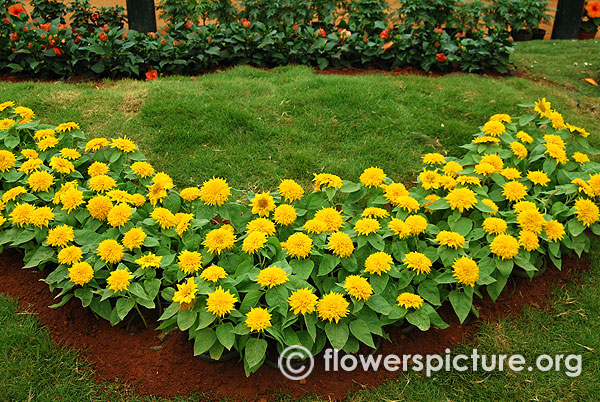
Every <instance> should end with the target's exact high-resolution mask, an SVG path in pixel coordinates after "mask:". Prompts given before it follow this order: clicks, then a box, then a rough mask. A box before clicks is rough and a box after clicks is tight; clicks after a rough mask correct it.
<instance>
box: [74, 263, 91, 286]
mask: <svg viewBox="0 0 600 402" xmlns="http://www.w3.org/2000/svg"><path fill="white" fill-rule="evenodd" d="M93 278H94V269H93V268H92V266H91V265H90V264H88V263H87V262H78V263H76V264H73V266H71V268H69V280H70V281H71V282H73V283H74V284H75V285H79V286H83V285H85V284H86V283H89V282H90V281H91V280H92V279H93Z"/></svg>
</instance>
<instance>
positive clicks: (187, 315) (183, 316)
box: [177, 310, 198, 331]
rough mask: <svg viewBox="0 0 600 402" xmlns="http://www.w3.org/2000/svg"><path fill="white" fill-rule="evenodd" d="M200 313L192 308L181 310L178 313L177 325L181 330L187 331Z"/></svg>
mask: <svg viewBox="0 0 600 402" xmlns="http://www.w3.org/2000/svg"><path fill="white" fill-rule="evenodd" d="M197 316H198V313H196V312H195V311H192V310H181V311H180V312H179V313H178V314H177V326H178V327H179V329H180V330H182V331H185V330H186V329H189V328H191V327H192V325H194V323H195V322H196V318H197Z"/></svg>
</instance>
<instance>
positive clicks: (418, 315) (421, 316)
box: [405, 308, 431, 331]
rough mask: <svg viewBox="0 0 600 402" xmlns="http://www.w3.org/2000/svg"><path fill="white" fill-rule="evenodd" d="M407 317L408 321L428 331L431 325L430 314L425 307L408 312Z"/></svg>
mask: <svg viewBox="0 0 600 402" xmlns="http://www.w3.org/2000/svg"><path fill="white" fill-rule="evenodd" d="M405 318H406V321H408V322H409V323H411V324H412V325H414V326H415V327H417V328H419V329H420V330H421V331H427V330H428V329H429V327H431V320H430V319H429V314H427V312H426V311H425V310H424V309H423V308H420V309H418V310H415V311H411V312H410V313H408V314H406V316H405Z"/></svg>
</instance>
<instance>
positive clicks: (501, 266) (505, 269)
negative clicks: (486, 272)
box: [496, 259, 514, 278]
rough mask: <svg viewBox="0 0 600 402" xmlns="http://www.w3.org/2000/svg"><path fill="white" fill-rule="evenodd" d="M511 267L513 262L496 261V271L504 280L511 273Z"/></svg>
mask: <svg viewBox="0 0 600 402" xmlns="http://www.w3.org/2000/svg"><path fill="white" fill-rule="evenodd" d="M513 266H514V262H513V260H501V259H497V260H496V268H497V269H498V272H500V274H501V275H502V276H503V277H505V278H508V276H509V275H510V273H511V272H512V269H513Z"/></svg>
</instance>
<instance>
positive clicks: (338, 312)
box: [317, 291, 350, 324]
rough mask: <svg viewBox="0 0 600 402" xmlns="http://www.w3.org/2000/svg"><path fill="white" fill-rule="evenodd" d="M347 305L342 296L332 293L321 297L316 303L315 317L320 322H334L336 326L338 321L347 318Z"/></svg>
mask: <svg viewBox="0 0 600 402" xmlns="http://www.w3.org/2000/svg"><path fill="white" fill-rule="evenodd" d="M349 305H350V303H349V302H348V300H346V299H345V298H344V296H343V295H342V294H340V293H336V292H333V291H332V292H329V293H328V294H326V295H323V297H321V299H320V300H319V301H318V302H317V315H318V316H319V318H321V319H322V320H327V321H329V322H332V321H335V323H336V324H337V323H338V322H339V321H340V319H342V318H344V317H346V316H348V313H349V310H348V306H349Z"/></svg>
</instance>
